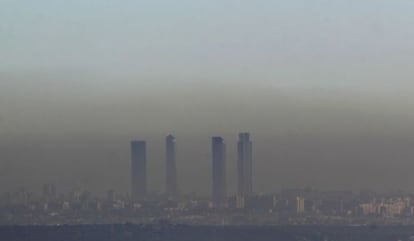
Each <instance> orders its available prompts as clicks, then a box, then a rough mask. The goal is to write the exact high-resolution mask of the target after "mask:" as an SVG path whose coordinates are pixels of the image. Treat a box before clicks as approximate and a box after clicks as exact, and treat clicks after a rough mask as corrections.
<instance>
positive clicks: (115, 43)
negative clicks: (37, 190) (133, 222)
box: [0, 0, 414, 192]
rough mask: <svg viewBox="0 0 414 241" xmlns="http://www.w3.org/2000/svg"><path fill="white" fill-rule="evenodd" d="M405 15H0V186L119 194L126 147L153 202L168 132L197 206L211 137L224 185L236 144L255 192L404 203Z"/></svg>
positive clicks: (225, 6) (121, 10)
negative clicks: (135, 141) (348, 192)
mask: <svg viewBox="0 0 414 241" xmlns="http://www.w3.org/2000/svg"><path fill="white" fill-rule="evenodd" d="M413 12H414V1H411V0H405V1H404V0H392V1H391V0H388V1H385V0H375V1H374V0H314V1H309V0H302V1H298V0H290V1H270V0H263V1H218V0H209V1H196V0H191V1H190V0H188V1H184V0H177V1H132V0H125V1H115V0H108V1H102V0H99V1H98V0H94V1H91V0H89V1H88V0H71V1H63V0H42V1H22V0H0V134H1V136H0V147H1V149H0V165H1V166H0V169H1V170H2V172H1V173H0V186H2V187H4V188H10V187H15V186H20V185H27V186H30V185H32V186H36V185H38V186H39V185H40V184H41V183H43V182H57V183H61V184H62V185H66V186H71V185H75V184H73V183H76V184H79V183H81V184H84V185H85V188H95V189H98V190H105V189H107V188H111V187H117V188H118V189H123V190H128V185H129V179H128V178H129V176H128V175H129V171H128V168H129V150H128V141H129V140H130V139H132V138H139V139H147V140H149V141H150V142H151V141H152V143H153V144H152V145H150V146H151V148H152V149H151V151H150V153H152V154H150V155H152V157H153V158H152V159H151V158H150V162H151V164H150V168H151V170H150V171H151V173H152V175H151V180H150V182H151V184H150V185H151V188H152V189H154V190H161V189H162V183H163V179H162V178H160V177H159V173H160V172H162V173H163V171H162V168H163V146H162V143H163V137H164V135H166V134H167V133H169V132H173V133H174V134H175V135H176V136H177V141H178V145H179V147H180V148H182V149H181V153H182V158H181V163H180V164H179V165H180V166H179V171H180V173H179V175H181V176H182V180H183V182H184V183H185V184H184V187H183V188H182V189H183V190H185V191H192V190H201V192H206V190H207V191H208V190H209V178H210V175H209V173H208V172H206V171H205V170H208V168H209V165H210V163H209V158H210V157H209V150H210V147H209V137H210V136H212V135H220V134H222V135H224V136H225V137H226V142H228V144H229V145H230V147H229V148H228V150H230V151H229V152H230V154H229V160H228V161H229V164H228V166H229V172H230V175H229V179H230V181H229V183H230V185H233V184H234V168H235V160H234V159H235V156H234V149H235V146H234V141H235V138H236V134H237V132H239V131H245V130H248V131H251V132H252V136H253V139H254V140H255V176H256V177H257V179H256V180H255V189H256V190H259V191H272V190H276V189H278V188H281V187H290V186H296V187H297V186H305V185H308V184H309V185H315V186H320V187H322V188H354V189H357V188H361V187H373V188H377V189H390V188H394V187H395V188H397V187H401V188H407V189H410V188H411V187H410V185H408V183H410V182H411V183H413V182H414V177H410V176H412V175H411V174H409V173H407V170H414V162H413V163H411V161H412V160H414V152H413V153H411V150H412V147H411V145H410V144H413V145H414V132H413V131H412V130H414V112H413V109H414V108H413V107H412V103H413V101H414V98H413V97H412V96H413V94H414V84H413V83H414V82H413V80H414V70H413V67H412V63H414V31H413V26H414V15H413ZM180 140H186V141H187V142H184V143H191V144H189V145H188V146H187V145H186V144H184V143H183V142H180ZM101 162H104V163H106V166H107V167H108V170H107V169H102V170H100V169H99V168H98V169H97V168H96V166H97V165H98V166H99V165H100V164H101ZM67 170H72V171H71V172H68V171H67ZM305 170H306V171H307V172H306V171H305ZM344 170H346V171H348V173H349V174H350V173H353V177H352V178H350V177H349V176H347V175H346V174H345V173H347V172H345V171H344ZM198 172H202V173H203V174H202V176H201V177H203V178H198V177H200V175H199V174H198ZM69 173H70V174H69ZM403 174H404V175H403ZM405 174H406V175H405ZM23 177H24V178H23ZM194 178H196V179H198V181H192V182H188V180H193V179H194ZM91 180H94V181H91ZM99 180H101V181H102V182H100V181H99ZM327 180H329V181H328V182H327ZM29 183H30V184H29ZM233 186H234V185H233ZM232 188H233V187H230V188H229V189H230V190H232ZM411 189H413V188H411Z"/></svg>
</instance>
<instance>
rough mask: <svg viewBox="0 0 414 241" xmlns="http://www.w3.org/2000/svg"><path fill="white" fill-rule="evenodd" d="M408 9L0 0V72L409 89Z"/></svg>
mask: <svg viewBox="0 0 414 241" xmlns="http://www.w3.org/2000/svg"><path fill="white" fill-rule="evenodd" d="M413 10H414V2H412V1H410V0H393V1H391V0H378V1H375V2H374V1H371V0H315V1H306V0H300V1H299V0H293V1H269V0H263V1H254V2H253V1H234V0H232V1H218V0H212V1H190V0H179V1H130V0H126V1H122V2H119V1H115V0H105V1H98V0H87V1H84V0H72V1H64V0H42V1H15V0H2V1H0V39H1V42H0V53H1V57H0V71H2V72H21V71H40V70H41V71H46V72H47V71H72V70H78V71H80V70H82V71H87V72H92V73H94V74H96V73H105V74H111V75H112V74H113V75H115V76H119V75H128V76H133V77H134V79H141V81H144V79H146V78H148V77H153V78H159V79H163V81H174V82H176V81H180V80H182V79H195V78H198V76H203V77H208V78H212V79H219V80H223V81H231V80H233V81H240V80H245V81H254V82H266V83H271V84H273V85H275V86H278V87H280V86H299V87H310V88H312V87H315V86H316V87H337V88H344V87H350V88H360V87H363V88H368V89H377V88H389V87H396V88H403V89H405V88H406V87H409V88H412V84H410V82H411V79H412V78H413V71H412V69H411V66H410V63H412V62H413V60H414V57H413V56H414V48H413V44H412V43H413V42H414V31H412V26H413V25H414V16H413V15H412V12H413ZM166 76H168V80H167V78H166ZM117 80H118V81H120V82H121V83H122V82H123V80H121V78H117ZM91 81H94V83H99V80H91Z"/></svg>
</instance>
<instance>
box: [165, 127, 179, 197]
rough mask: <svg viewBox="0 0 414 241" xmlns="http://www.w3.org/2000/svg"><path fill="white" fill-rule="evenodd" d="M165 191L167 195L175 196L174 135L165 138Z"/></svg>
mask: <svg viewBox="0 0 414 241" xmlns="http://www.w3.org/2000/svg"><path fill="white" fill-rule="evenodd" d="M165 189H166V190H165V191H166V193H167V195H168V197H176V196H177V168H176V163H175V137H174V136H172V135H168V136H167V137H166V138H165Z"/></svg>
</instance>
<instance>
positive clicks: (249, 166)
mask: <svg viewBox="0 0 414 241" xmlns="http://www.w3.org/2000/svg"><path fill="white" fill-rule="evenodd" d="M252 152H253V150H252V142H251V141H250V133H247V132H245V133H240V134H239V141H238V143H237V157H238V158H237V178H238V180H237V183H238V186H237V191H238V195H242V196H249V195H252V193H253V160H252V159H253V153H252Z"/></svg>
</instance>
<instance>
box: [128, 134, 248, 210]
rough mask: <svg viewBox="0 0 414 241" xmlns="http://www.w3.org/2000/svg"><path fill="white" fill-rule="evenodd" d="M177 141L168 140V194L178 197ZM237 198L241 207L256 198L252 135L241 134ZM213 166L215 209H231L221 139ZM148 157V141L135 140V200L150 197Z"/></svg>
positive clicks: (214, 149) (214, 142)
mask: <svg viewBox="0 0 414 241" xmlns="http://www.w3.org/2000/svg"><path fill="white" fill-rule="evenodd" d="M175 143H176V139H175V137H174V136H173V135H168V136H167V137H166V138H165V167H166V168H165V180H166V183H165V193H166V194H167V195H168V197H170V198H174V197H177V195H178V183H177V167H176V150H175ZM237 153H238V155H237V157H238V158H237V183H238V186H237V190H238V191H237V196H238V197H237V198H238V200H239V203H238V206H240V207H242V206H244V198H245V197H248V196H251V195H253V147H252V142H251V140H250V133H247V132H244V133H240V134H239V140H238V143H237ZM211 164H212V168H211V170H212V192H211V193H212V195H211V206H212V207H227V205H228V202H227V182H226V145H225V143H224V139H223V138H222V137H220V136H215V137H212V139H211ZM146 168H147V154H146V142H145V141H142V140H134V141H131V193H132V197H133V198H134V199H135V200H143V199H145V197H146V195H147V169H146Z"/></svg>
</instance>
